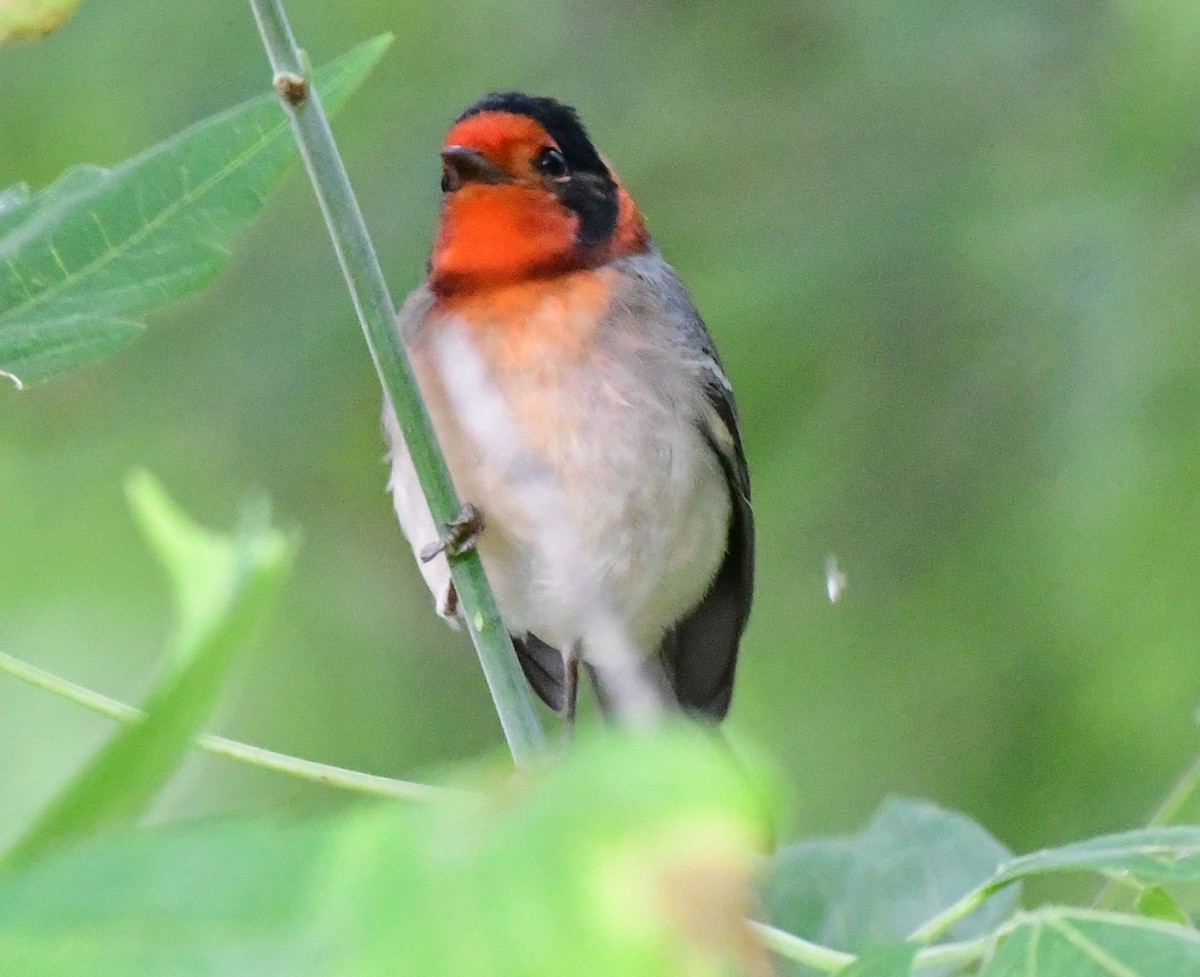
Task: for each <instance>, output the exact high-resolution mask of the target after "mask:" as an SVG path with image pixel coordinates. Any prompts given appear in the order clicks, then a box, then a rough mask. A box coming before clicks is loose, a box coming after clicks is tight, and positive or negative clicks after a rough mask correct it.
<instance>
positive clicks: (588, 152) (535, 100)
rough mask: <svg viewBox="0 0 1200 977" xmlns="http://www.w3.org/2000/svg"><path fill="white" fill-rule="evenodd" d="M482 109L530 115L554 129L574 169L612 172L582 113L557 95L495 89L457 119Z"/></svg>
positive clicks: (458, 120)
mask: <svg viewBox="0 0 1200 977" xmlns="http://www.w3.org/2000/svg"><path fill="white" fill-rule="evenodd" d="M481 112H511V113H512V114H513V115H525V116H528V117H529V118H531V119H533V120H534V121H535V122H537V123H539V124H540V125H541V127H542V128H543V129H545V130H546V131H547V132H548V133H550V136H551V137H552V138H553V139H554V141H555V142H556V143H558V148H559V149H561V150H562V154H563V156H564V157H565V158H566V160H567V165H568V166H570V167H571V170H572V171H573V172H577V173H598V174H604V175H607V174H608V167H607V166H605V165H604V162H603V160H601V159H600V154H599V153H597V152H596V147H595V146H593V145H592V141H591V140H590V139H589V138H588V134H587V130H586V129H584V127H583V123H582V122H580V121H579V116H578V115H577V114H576V113H575V110H574V109H573V108H571V106H569V105H563V103H562V102H559V101H556V100H555V99H553V98H541V97H539V96H536V95H526V94H525V93H523V92H492V93H491V94H490V95H484V96H483V98H481V99H480V100H479V101H478V102H476V103H475V104H474V105H471V106H469V107H468V108H467V109H466V111H465V112H463V114H462V115H460V116H459V117H458V119H457V120H455V121H457V122H461V121H462V120H463V119H466V118H470V117H471V116H472V115H479V113H481Z"/></svg>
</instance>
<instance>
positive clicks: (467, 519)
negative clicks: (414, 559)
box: [421, 502, 485, 563]
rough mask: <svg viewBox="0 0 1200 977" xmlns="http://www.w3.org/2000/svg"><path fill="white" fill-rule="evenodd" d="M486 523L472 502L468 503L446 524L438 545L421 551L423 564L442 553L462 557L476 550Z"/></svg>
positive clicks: (433, 544) (431, 544)
mask: <svg viewBox="0 0 1200 977" xmlns="http://www.w3.org/2000/svg"><path fill="white" fill-rule="evenodd" d="M484 526H485V523H484V520H483V513H482V512H480V511H479V510H478V509H477V508H475V506H473V505H471V503H470V502H468V503H466V504H465V505H464V506H463V507H462V509H461V510H459V513H458V515H457V516H455V517H454V519H452V520H451V521H450V522H449V523H447V524H446V531H445V532H444V533H443V534H442V535H441V537H440V538H439V539H438V541H437V542H436V543H430V544H429V545H428V546H426V547H425V548H424V549H422V550H421V562H422V563H428V562H429V561H430V560H432V559H433V558H434V557H436V556H438V555H439V554H441V553H445V554H446V555H447V556H462V555H463V554H464V553H467V552H469V551H470V550H473V549H474V548H475V544H476V543H478V542H479V534H480V533H482V532H483V529H484Z"/></svg>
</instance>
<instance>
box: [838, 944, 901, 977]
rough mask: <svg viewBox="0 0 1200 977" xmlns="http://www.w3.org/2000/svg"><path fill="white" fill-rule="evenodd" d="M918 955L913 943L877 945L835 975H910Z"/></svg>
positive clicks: (872, 976)
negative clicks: (914, 959)
mask: <svg viewBox="0 0 1200 977" xmlns="http://www.w3.org/2000/svg"><path fill="white" fill-rule="evenodd" d="M916 955H917V948H916V947H915V946H913V945H912V944H911V943H894V944H891V945H890V946H881V947H876V948H875V949H873V950H867V951H866V952H865V953H863V954H862V955H861V956H859V958H858V959H857V960H855V961H854V963H852V964H849V965H848V966H845V967H843V968H842V969H841V970H839V971H838V972H837V973H836V974H834V977H910V975H911V974H912V965H913V958H914V957H915V956H916Z"/></svg>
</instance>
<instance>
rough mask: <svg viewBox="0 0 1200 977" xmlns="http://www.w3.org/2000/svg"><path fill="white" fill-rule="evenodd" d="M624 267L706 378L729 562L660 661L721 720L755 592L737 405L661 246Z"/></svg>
mask: <svg viewBox="0 0 1200 977" xmlns="http://www.w3.org/2000/svg"><path fill="white" fill-rule="evenodd" d="M622 263H623V264H624V267H625V270H626V271H627V272H629V273H631V274H632V275H634V276H636V277H638V278H641V279H642V280H643V281H645V282H646V283H647V285H649V286H650V289H649V291H650V292H651V293H652V294H655V295H658V296H660V297H661V299H662V301H663V302H664V304H665V308H666V311H667V313H668V317H669V321H670V325H671V327H672V328H673V330H674V331H675V334H676V342H677V348H678V350H679V355H680V356H681V357H683V358H686V359H694V360H695V362H696V365H697V369H698V371H699V372H700V374H701V375H702V377H703V381H704V388H705V389H704V393H705V398H704V403H703V404H702V406H701V409H700V410H699V412H698V417H697V421H696V423H697V426H698V428H699V429H700V433H701V434H702V435H703V437H704V439H705V440H706V441H707V442H708V444H709V446H710V447H711V448H712V451H713V453H714V454H715V455H716V457H717V459H718V461H719V462H720V465H721V469H722V471H723V472H724V474H725V481H726V484H727V485H728V488H729V499H730V518H729V528H728V530H727V536H726V541H725V558H724V559H723V560H722V562H721V566H720V568H719V569H718V570H717V574H716V576H715V577H714V578H713V581H712V583H711V584H710V585H709V588H708V591H707V592H706V593H705V595H704V597H703V598H702V599H701V601H700V603H699V604H697V605H696V607H695V608H694V609H693V610H692V611H691V612H690V613H688V614H687V616H686V617H684V618H682V619H681V620H680V621H678V622H677V623H676V624H675V625H674V626H673V627H672V628H671V630H670V631H668V632H667V634H666V635H665V636H664V638H663V642H662V645H661V646H660V648H659V656H660V658H661V661H662V663H663V667H664V669H665V670H666V672H667V676H668V679H669V681H670V683H671V685H672V687H673V688H674V689H675V694H676V697H677V698H678V699H679V704H680V705H681V706H683V708H684V709H687V710H688V711H690V712H696V713H701V714H703V715H707V716H709V717H711V718H713V719H721V718H723V717H724V715H725V713H726V712H727V711H728V710H729V701H730V698H731V696H732V695H733V676H734V669H735V667H736V665H737V654H738V644H739V642H740V641H741V638H742V632H743V631H744V630H745V629H746V621H747V619H748V618H749V616H750V603H751V597H752V595H753V592H754V514H753V512H752V511H751V508H750V474H749V472H748V470H747V468H746V455H745V452H744V451H743V449H742V435H741V430H740V428H739V426H738V416H737V407H736V405H735V404H734V400H733V390H732V388H731V387H730V384H729V380H728V378H727V377H726V376H725V371H724V368H723V367H722V366H721V361H720V358H719V357H718V356H717V351H716V347H715V346H714V344H713V341H712V337H711V336H710V335H709V334H708V330H707V329H706V328H705V326H704V321H703V320H702V319H701V318H700V314H699V313H698V312H697V311H696V307H695V305H694V304H693V302H692V299H691V296H690V295H689V294H688V291H687V288H686V286H684V284H683V282H681V281H680V279H679V277H678V276H677V275H676V274H675V272H674V270H673V269H672V268H671V266H670V265H668V264H667V263H666V262H665V261H664V260H663V259H662V255H661V254H660V253H659V251H658V249H657V248H653V247H652V248H651V249H650V250H649V251H648V252H647V253H645V254H642V255H637V256H632V257H629V258H626V259H624V261H623V262H622Z"/></svg>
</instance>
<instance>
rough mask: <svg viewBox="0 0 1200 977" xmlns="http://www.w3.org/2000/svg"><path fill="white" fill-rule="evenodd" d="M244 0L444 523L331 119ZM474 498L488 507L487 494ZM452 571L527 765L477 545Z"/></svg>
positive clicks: (524, 706)
mask: <svg viewBox="0 0 1200 977" xmlns="http://www.w3.org/2000/svg"><path fill="white" fill-rule="evenodd" d="M250 6H251V7H252V8H253V10H254V17H255V20H256V21H257V22H258V29H259V33H260V34H261V35H262V40H263V46H264V47H265V48H266V51H267V57H268V58H269V59H270V62H271V68H272V69H273V71H274V72H275V87H276V90H277V91H278V92H279V93H280V100H281V101H282V103H283V107H284V110H285V111H286V112H287V114H288V117H289V118H290V120H291V123H292V131H293V133H294V135H295V137H296V142H297V143H298V144H299V146H300V154H301V156H302V157H303V158H304V164H305V166H306V167H307V169H308V175H309V178H310V179H311V180H312V184H313V189H314V190H315V191H316V194H317V200H318V201H319V203H320V205H321V212H322V214H324V216H325V223H326V225H327V226H328V228H329V234H330V237H331V238H332V239H333V246H334V249H335V250H336V251H337V256H338V261H339V262H340V263H341V266H342V273H343V274H344V276H345V278H346V284H347V286H348V287H349V289H350V294H351V296H352V298H353V299H354V306H355V309H356V310H357V311H358V317H359V321H360V322H361V323H362V327H363V333H364V335H365V336H366V340H367V346H368V347H369V348H370V350H371V357H372V359H373V360H374V362H375V369H376V370H377V371H378V373H379V379H380V382H381V383H382V384H383V389H384V391H385V392H386V394H387V396H388V398H389V399H390V401H391V403H392V405H393V407H394V409H395V411H396V418H397V421H398V422H399V424H400V430H401V431H402V432H403V434H404V441H405V443H406V444H407V446H408V451H409V454H410V455H411V456H412V460H413V465H414V467H415V468H416V471H417V476H418V479H419V481H420V483H421V490H422V491H423V492H424V493H425V498H426V501H427V502H428V504H429V511H430V513H431V514H432V515H433V520H434V523H435V524H436V525H438V526H441V527H442V528H443V529H445V527H446V526H447V525H448V524H449V523H450V522H451V521H452V520H453V519H455V518H456V517H457V516H458V515H459V513H460V511H461V509H462V506H461V503H460V501H459V499H458V497H457V495H456V493H455V491H454V486H453V483H452V482H451V480H450V473H449V470H448V469H447V467H446V462H445V459H444V458H443V456H442V453H441V451H440V449H439V448H438V445H437V440H436V438H435V437H434V434H433V428H432V426H431V424H430V422H429V415H428V413H427V412H426V410H425V405H424V403H423V402H422V400H421V396H420V393H419V391H418V389H417V384H416V380H415V378H414V377H413V372H412V367H411V366H410V365H409V362H408V357H407V356H406V355H405V352H404V349H403V346H402V345H401V342H400V337H399V333H398V331H397V329H396V310H395V307H394V305H393V303H392V299H391V296H390V295H389V293H388V290H387V285H386V284H385V283H384V280H383V273H382V271H381V270H380V267H379V259H378V258H377V257H376V255H375V249H374V247H373V246H372V245H371V241H370V238H369V236H368V234H367V229H366V224H365V222H364V221H363V218H362V213H361V212H360V210H359V207H358V202H357V200H356V199H355V197H354V192H353V190H352V189H351V187H350V180H349V178H348V177H347V175H346V169H345V166H344V165H343V164H342V160H341V157H340V156H339V154H338V151H337V147H336V145H335V144H334V141H333V135H332V133H331V132H330V130H329V122H328V120H327V118H326V117H325V113H324V112H323V111H322V109H321V101H320V98H319V96H318V95H317V92H316V91H315V90H314V89H313V88H312V87H311V84H310V78H309V75H310V73H309V71H308V68H307V65H306V64H305V61H304V58H303V57H302V56H301V53H300V50H299V48H298V47H297V46H296V41H295V38H294V37H293V36H292V30H291V26H290V25H289V24H288V21H287V16H286V15H285V13H284V11H283V6H282V4H281V3H280V0H250ZM475 501H478V502H482V504H483V506H484V508H485V510H486V504H487V500H486V499H483V500H475ZM450 572H451V575H452V577H453V579H454V586H455V589H456V590H457V591H458V599H459V603H460V604H461V606H462V609H463V617H464V620H465V621H466V625H467V629H468V630H469V632H470V634H471V640H472V641H473V642H474V644H475V650H476V651H477V652H478V654H479V660H480V662H481V664H482V665H483V672H484V676H485V677H486V679H487V683H488V687H489V688H490V689H491V693H492V699H493V700H494V702H495V704H496V711H497V713H498V714H499V716H500V724H501V726H502V727H503V729H504V735H505V737H506V738H507V740H508V745H509V748H510V749H511V751H512V755H513V759H514V760H515V762H516V763H517V764H518V765H519V766H529V765H530V764H533V763H535V762H536V761H538V760H540V759H541V758H543V757H544V756H545V755H546V740H545V735H544V733H543V731H542V727H541V724H540V722H539V721H538V717H537V712H536V711H535V709H534V705H533V699H532V697H531V696H530V694H529V688H528V686H527V684H526V682H525V676H524V675H523V674H522V672H521V667H520V664H519V663H518V662H517V657H516V653H515V652H514V651H513V646H512V641H511V640H510V639H509V636H508V632H507V630H506V629H505V628H504V625H503V623H502V622H501V620H500V614H499V612H498V611H497V609H496V601H495V597H494V596H493V595H492V591H491V589H490V588H489V586H488V583H487V580H486V579H485V577H484V573H483V565H482V564H481V563H480V561H479V556H478V554H476V553H475V552H473V551H472V552H468V553H465V554H463V555H462V556H460V557H453V558H451V560H450Z"/></svg>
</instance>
